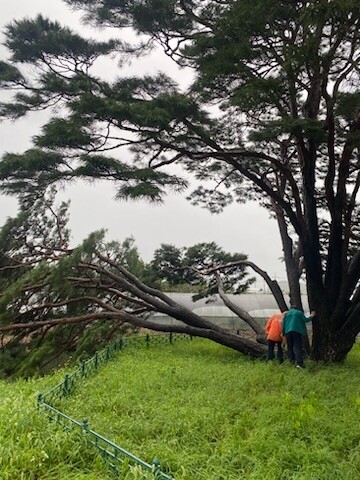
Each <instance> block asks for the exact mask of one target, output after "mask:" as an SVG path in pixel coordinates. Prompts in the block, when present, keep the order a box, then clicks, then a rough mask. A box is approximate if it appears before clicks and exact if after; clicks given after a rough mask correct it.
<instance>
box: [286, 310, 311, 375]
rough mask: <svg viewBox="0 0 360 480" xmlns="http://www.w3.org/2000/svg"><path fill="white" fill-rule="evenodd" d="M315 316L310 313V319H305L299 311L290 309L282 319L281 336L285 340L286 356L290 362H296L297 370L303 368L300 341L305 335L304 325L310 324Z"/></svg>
mask: <svg viewBox="0 0 360 480" xmlns="http://www.w3.org/2000/svg"><path fill="white" fill-rule="evenodd" d="M315 315H316V312H311V313H310V317H305V315H304V313H303V312H302V311H301V310H299V309H298V308H296V307H291V308H290V310H288V311H287V312H286V313H285V316H284V318H283V323H282V334H283V336H284V337H285V338H286V343H287V354H288V357H289V360H290V362H291V363H295V362H296V366H297V367H298V368H304V359H303V353H302V339H303V336H304V335H306V325H305V323H307V322H310V320H312V319H313V318H314V317H315Z"/></svg>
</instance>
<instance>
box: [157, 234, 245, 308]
mask: <svg viewBox="0 0 360 480" xmlns="http://www.w3.org/2000/svg"><path fill="white" fill-rule="evenodd" d="M246 259H247V256H246V255H244V254H243V253H233V254H232V253H228V252H225V251H224V250H223V249H222V248H221V247H219V246H218V245H217V244H216V243H215V242H208V243H205V242H203V243H197V244H195V245H192V246H191V247H183V248H177V247H175V246H174V245H169V244H164V243H163V244H162V245H161V246H160V248H158V249H157V250H155V252H154V257H153V260H152V261H151V262H150V265H149V267H150V269H151V271H152V274H153V278H154V281H156V280H159V279H160V280H162V281H161V283H160V286H159V284H158V286H159V288H161V290H163V291H182V292H184V291H187V292H192V293H194V296H193V299H194V300H197V299H199V298H203V297H210V296H211V295H213V294H214V293H218V285H217V281H216V278H215V275H210V276H209V275H204V274H202V273H201V272H205V271H207V270H209V269H215V270H216V268H218V267H219V266H221V265H225V264H230V263H232V262H235V265H234V266H232V267H230V266H228V267H227V269H226V275H223V273H221V269H220V271H219V272H220V273H219V275H220V276H221V279H222V284H223V287H224V290H225V291H226V292H227V293H233V294H234V293H241V292H244V291H246V290H247V289H248V288H249V286H250V285H251V283H253V281H254V279H253V278H249V279H245V277H246V276H247V272H245V266H244V265H241V261H243V260H246ZM236 262H240V264H239V263H236ZM195 292H196V294H195Z"/></svg>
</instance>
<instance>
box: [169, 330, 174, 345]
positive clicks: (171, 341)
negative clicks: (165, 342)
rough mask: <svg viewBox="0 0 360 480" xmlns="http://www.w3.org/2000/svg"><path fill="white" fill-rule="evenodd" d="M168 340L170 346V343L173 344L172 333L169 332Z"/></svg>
mask: <svg viewBox="0 0 360 480" xmlns="http://www.w3.org/2000/svg"><path fill="white" fill-rule="evenodd" d="M169 340H170V343H171V344H172V343H173V341H174V340H173V333H172V332H170V335H169Z"/></svg>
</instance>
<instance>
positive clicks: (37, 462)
mask: <svg viewBox="0 0 360 480" xmlns="http://www.w3.org/2000/svg"><path fill="white" fill-rule="evenodd" d="M63 375H64V371H62V372H58V373H56V374H54V375H50V376H48V377H46V378H43V379H39V380H34V379H32V380H29V381H25V380H19V381H16V382H14V383H9V384H7V383H5V382H0V480H60V479H61V480H100V479H101V480H110V479H111V478H113V477H111V476H110V475H109V472H108V469H107V468H106V467H105V465H104V463H103V461H102V459H100V458H99V457H96V456H94V452H93V450H88V449H86V448H84V444H83V443H82V441H81V439H80V437H79V436H78V435H76V434H74V433H67V432H64V431H63V430H62V429H61V428H60V427H58V426H57V425H56V424H54V423H50V422H49V421H48V419H47V418H46V417H45V416H42V415H39V414H38V412H37V408H36V399H37V395H38V393H39V392H44V391H47V390H49V389H50V388H51V387H52V386H54V385H56V384H57V383H60V381H61V379H62V377H63Z"/></svg>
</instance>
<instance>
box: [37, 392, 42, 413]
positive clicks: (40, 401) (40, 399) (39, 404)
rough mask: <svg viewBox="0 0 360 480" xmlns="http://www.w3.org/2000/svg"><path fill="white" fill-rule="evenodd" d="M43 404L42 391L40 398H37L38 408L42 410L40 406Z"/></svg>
mask: <svg viewBox="0 0 360 480" xmlns="http://www.w3.org/2000/svg"><path fill="white" fill-rule="evenodd" d="M42 404H43V395H42V393H39V395H38V398H37V408H38V410H40V407H41V406H42Z"/></svg>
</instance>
